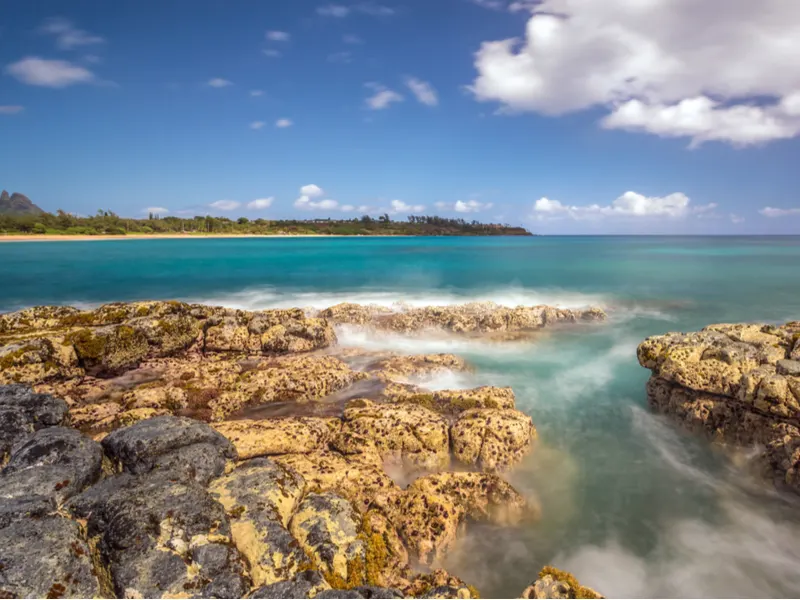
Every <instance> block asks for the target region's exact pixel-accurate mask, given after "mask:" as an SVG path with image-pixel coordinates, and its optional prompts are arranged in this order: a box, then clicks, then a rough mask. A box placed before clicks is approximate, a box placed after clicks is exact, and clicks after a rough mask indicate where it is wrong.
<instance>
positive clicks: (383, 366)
mask: <svg viewBox="0 0 800 600" xmlns="http://www.w3.org/2000/svg"><path fill="white" fill-rule="evenodd" d="M367 370H368V371H369V372H372V373H374V374H375V376H376V377H378V378H379V379H382V380H383V381H386V382H391V381H394V382H399V383H407V382H409V381H410V380H412V379H413V380H428V379H431V378H432V377H434V376H435V375H440V374H442V373H446V372H448V371H469V370H471V367H470V366H469V365H467V363H466V361H465V360H464V359H463V358H461V357H460V356H456V355H455V354H416V355H409V356H391V357H388V358H383V359H380V360H377V361H374V362H373V363H371V364H369V365H368V366H367Z"/></svg>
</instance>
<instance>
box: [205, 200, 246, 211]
mask: <svg viewBox="0 0 800 600" xmlns="http://www.w3.org/2000/svg"><path fill="white" fill-rule="evenodd" d="M208 206H209V207H210V208H216V209H217V210H236V209H237V208H239V207H240V206H241V203H240V202H236V200H217V201H216V202H212V203H211V204H209V205H208Z"/></svg>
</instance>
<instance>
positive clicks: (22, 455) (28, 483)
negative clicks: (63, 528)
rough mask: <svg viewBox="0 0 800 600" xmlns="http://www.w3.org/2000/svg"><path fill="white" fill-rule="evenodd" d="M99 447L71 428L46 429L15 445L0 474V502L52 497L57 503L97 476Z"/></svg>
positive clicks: (101, 457) (101, 453)
mask: <svg viewBox="0 0 800 600" xmlns="http://www.w3.org/2000/svg"><path fill="white" fill-rule="evenodd" d="M102 462H103V451H102V449H101V448H100V445H99V444H97V443H96V442H93V441H92V440H90V439H89V438H87V437H84V436H82V435H81V434H80V433H79V432H77V431H75V430H74V429H68V428H66V427H49V428H46V429H40V430H39V431H37V432H35V433H33V434H31V435H29V436H28V437H27V438H24V439H22V440H20V441H19V442H17V444H15V445H14V447H13V448H12V450H11V458H10V459H9V461H8V464H7V465H6V467H5V468H4V469H3V471H2V473H0V490H2V491H1V492H0V494H1V495H0V503H2V502H3V501H4V500H7V499H19V500H24V499H28V498H33V497H37V496H39V497H43V498H53V499H55V500H56V502H58V503H59V504H60V503H61V502H63V501H64V500H66V499H67V498H69V497H70V496H73V495H74V494H76V493H78V492H80V491H82V490H83V489H84V488H86V487H87V486H88V485H91V484H92V483H94V482H95V481H97V479H98V478H99V477H100V472H101V467H102Z"/></svg>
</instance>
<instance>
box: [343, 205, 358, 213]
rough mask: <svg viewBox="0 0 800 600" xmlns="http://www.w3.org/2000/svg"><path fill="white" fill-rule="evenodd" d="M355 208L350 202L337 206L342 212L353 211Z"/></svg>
mask: <svg viewBox="0 0 800 600" xmlns="http://www.w3.org/2000/svg"><path fill="white" fill-rule="evenodd" d="M355 209H356V207H355V206H353V205H352V204H342V205H341V206H340V207H339V210H340V211H342V212H353V211H354V210H355Z"/></svg>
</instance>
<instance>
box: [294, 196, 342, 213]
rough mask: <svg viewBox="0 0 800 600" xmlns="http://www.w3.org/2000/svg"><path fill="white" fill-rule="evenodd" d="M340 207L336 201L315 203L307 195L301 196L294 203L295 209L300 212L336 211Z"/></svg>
mask: <svg viewBox="0 0 800 600" xmlns="http://www.w3.org/2000/svg"><path fill="white" fill-rule="evenodd" d="M338 206H339V203H338V202H337V201H336V200H330V199H328V200H319V201H316V202H315V201H314V200H312V199H311V198H310V197H308V196H307V195H303V196H300V197H299V198H298V199H297V200H295V201H294V207H295V208H299V209H300V210H335V209H336V208H337V207H338Z"/></svg>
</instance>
